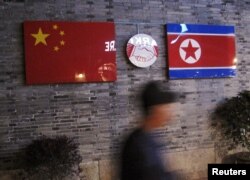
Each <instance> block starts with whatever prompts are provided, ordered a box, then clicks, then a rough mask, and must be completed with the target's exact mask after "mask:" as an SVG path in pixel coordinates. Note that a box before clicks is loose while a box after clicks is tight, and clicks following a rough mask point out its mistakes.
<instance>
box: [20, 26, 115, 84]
mask: <svg viewBox="0 0 250 180" xmlns="http://www.w3.org/2000/svg"><path fill="white" fill-rule="evenodd" d="M24 44H25V66H26V83H27V84H51V83H75V82H78V83H79V82H103V81H115V80H116V60H115V58H116V49H115V27H114V23H106V22H103V23H102V22H95V23H94V22H93V23H91V22H86V23H85V22H56V21H26V22H24Z"/></svg>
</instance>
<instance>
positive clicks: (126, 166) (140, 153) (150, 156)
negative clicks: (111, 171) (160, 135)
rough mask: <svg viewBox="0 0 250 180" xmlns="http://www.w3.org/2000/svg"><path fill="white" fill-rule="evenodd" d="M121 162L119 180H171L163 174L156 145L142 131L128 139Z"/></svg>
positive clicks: (162, 166) (151, 138)
mask: <svg viewBox="0 0 250 180" xmlns="http://www.w3.org/2000/svg"><path fill="white" fill-rule="evenodd" d="M121 161H122V164H121V166H122V168H121V180H172V177H171V175H170V174H167V173H166V172H165V168H164V165H163V162H162V160H161V157H160V154H159V152H158V145H157V143H156V142H155V140H154V138H153V137H152V135H150V134H148V133H146V132H144V131H143V130H142V129H137V130H135V131H134V132H133V133H132V134H131V135H130V136H129V137H128V139H127V141H126V142H125V144H124V148H123V151H122V159H121Z"/></svg>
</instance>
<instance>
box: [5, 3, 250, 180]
mask: <svg viewBox="0 0 250 180" xmlns="http://www.w3.org/2000/svg"><path fill="white" fill-rule="evenodd" d="M249 9H250V2H249V0H241V1H238V0H36V1H28V0H3V1H1V2H0V19H1V21H0V22H1V23H0V158H1V161H0V167H2V169H6V168H7V167H13V163H12V160H13V159H14V157H15V155H16V153H18V152H19V151H20V149H22V148H23V147H24V146H25V145H27V144H28V143H30V142H31V140H32V139H35V138H37V137H39V136H41V135H49V136H55V135H61V134H66V135H68V136H73V137H76V139H77V140H78V141H79V143H80V150H81V154H82V156H83V163H85V162H86V163H88V166H86V167H97V168H99V171H98V172H99V175H100V177H101V173H100V172H103V169H101V168H102V164H106V163H105V162H107V161H109V160H110V159H115V157H117V156H116V154H117V153H118V152H119V147H120V143H121V140H122V139H123V137H124V136H126V135H127V134H128V132H130V131H131V130H132V129H133V128H134V127H136V126H137V125H138V124H139V118H140V109H139V103H138V101H137V100H136V95H137V93H138V91H139V90H140V87H141V85H142V84H143V83H144V82H146V81H148V80H152V79H155V80H160V81H164V82H167V78H166V74H167V68H166V56H167V52H166V50H165V49H166V47H165V29H164V24H166V23H168V22H176V23H201V24H221V25H234V26H235V28H236V39H237V57H238V67H237V69H238V72H237V77H235V78H224V79H197V80H193V79H190V80H173V81H169V83H170V85H171V89H172V90H174V91H179V92H182V97H181V103H180V104H179V105H178V106H177V108H176V111H175V113H174V118H175V121H173V122H172V123H171V124H170V125H169V126H168V127H166V128H164V129H161V130H160V131H159V132H158V134H159V136H161V137H162V139H163V143H164V144H165V146H164V148H163V152H164V153H165V154H166V156H167V157H168V158H169V159H170V160H171V159H172V161H174V162H173V163H172V165H171V167H172V169H173V170H185V169H186V170H189V172H190V171H192V170H193V169H190V167H193V168H195V171H197V172H203V174H202V175H200V174H199V173H197V174H198V175H196V176H197V177H198V176H204V172H205V171H206V169H205V168H206V167H205V164H207V163H208V162H213V161H215V156H214V154H213V151H214V142H213V141H212V139H211V136H210V132H209V129H208V120H209V115H210V113H211V111H212V110H213V108H214V107H215V105H216V104H217V103H218V102H219V101H220V100H222V99H223V98H225V97H230V96H234V95H236V94H237V93H238V92H239V91H241V90H243V89H248V90H249V89H250V82H249V79H250V60H249V59H250V50H249V49H250V36H249V34H250V18H249V17H250V11H249ZM24 20H65V21H114V22H115V23H116V49H117V55H116V61H117V76H118V79H117V81H116V82H114V83H91V84H58V85H42V86H26V85H25V69H24V53H23V39H22V35H23V34H22V33H23V32H22V22H23V21H24ZM137 32H140V33H146V34H149V35H151V36H152V37H153V38H154V39H155V40H156V41H157V43H158V46H159V51H160V54H159V58H158V60H157V62H156V63H155V64H154V65H153V66H152V67H150V68H147V69H140V68H136V67H134V66H133V65H131V64H130V63H129V62H128V60H127V57H126V55H125V47H126V43H127V41H128V39H129V38H130V37H131V36H133V35H135V34H136V33H137ZM218 48H219V47H218ZM194 153H196V155H197V156H188V155H186V154H189V155H191V154H194ZM179 157H182V159H180V158H179ZM201 158H204V161H205V162H204V164H203V165H200V166H199V162H200V161H199V160H200V159H201ZM196 161H197V162H196ZM91 162H94V164H92V165H89V163H91ZM192 162H193V163H194V162H196V164H195V165H193V166H192V165H190V163H191V164H192ZM96 163H97V165H96ZM197 163H198V165H197ZM14 164H15V163H14ZM104 166H105V167H106V165H104ZM83 169H84V168H83ZM85 169H86V168H85ZM87 169H88V168H87ZM196 176H195V177H196ZM191 177H194V176H191ZM102 179H105V178H102Z"/></svg>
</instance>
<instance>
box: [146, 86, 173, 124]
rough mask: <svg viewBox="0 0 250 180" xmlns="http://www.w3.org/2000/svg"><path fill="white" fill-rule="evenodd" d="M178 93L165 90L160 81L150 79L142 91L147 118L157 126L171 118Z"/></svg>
mask: <svg viewBox="0 0 250 180" xmlns="http://www.w3.org/2000/svg"><path fill="white" fill-rule="evenodd" d="M177 95H178V94H177V93H175V92H172V91H166V90H163V88H162V87H161V85H160V83H159V82H156V81H150V82H149V83H147V84H146V85H145V87H144V89H143V91H142V94H141V100H142V106H143V110H144V114H145V116H146V118H145V119H146V120H148V119H149V120H150V121H152V122H151V124H152V125H153V126H155V127H157V126H162V125H163V124H165V123H166V122H167V121H168V120H169V119H170V118H171V111H172V110H173V107H172V105H173V103H174V102H176V101H177Z"/></svg>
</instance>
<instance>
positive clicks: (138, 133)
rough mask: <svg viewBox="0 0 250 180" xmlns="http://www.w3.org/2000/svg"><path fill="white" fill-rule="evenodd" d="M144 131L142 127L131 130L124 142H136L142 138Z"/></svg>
mask: <svg viewBox="0 0 250 180" xmlns="http://www.w3.org/2000/svg"><path fill="white" fill-rule="evenodd" d="M144 136H145V135H144V132H143V130H142V129H140V128H138V129H135V130H134V131H132V133H131V134H130V135H129V136H128V137H127V139H126V144H134V143H138V141H139V142H140V141H142V140H143V139H144Z"/></svg>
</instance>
